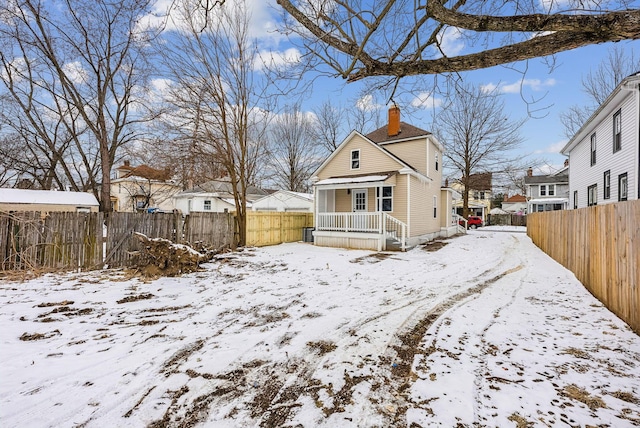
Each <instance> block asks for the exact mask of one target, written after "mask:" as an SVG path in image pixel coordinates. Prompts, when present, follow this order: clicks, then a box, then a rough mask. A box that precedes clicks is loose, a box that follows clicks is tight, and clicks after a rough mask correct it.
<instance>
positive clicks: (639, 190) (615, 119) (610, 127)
mask: <svg viewBox="0 0 640 428" xmlns="http://www.w3.org/2000/svg"><path fill="white" fill-rule="evenodd" d="M638 129H640V73H636V74H632V75H631V76H628V77H626V78H625V79H623V80H622V82H620V84H619V85H618V86H617V87H616V88H615V89H614V90H613V92H612V93H611V94H610V95H609V97H608V98H607V99H606V100H605V101H604V103H603V104H602V105H601V106H600V107H598V109H597V110H596V111H595V112H594V113H593V114H592V115H591V117H590V118H589V119H588V120H587V122H586V123H585V124H584V125H582V128H580V130H579V131H578V132H577V133H576V135H574V136H573V138H571V140H569V142H568V143H567V145H566V146H565V147H564V148H563V149H562V154H564V155H567V156H569V164H570V165H571V167H570V168H569V193H570V194H569V197H570V199H571V201H570V207H572V208H582V207H586V206H589V205H596V204H607V203H612V202H617V201H626V200H632V199H638V198H639V197H640V186H639V183H638V181H639V180H638V172H639V169H640V163H639V162H640V156H639V152H640V135H639V133H638Z"/></svg>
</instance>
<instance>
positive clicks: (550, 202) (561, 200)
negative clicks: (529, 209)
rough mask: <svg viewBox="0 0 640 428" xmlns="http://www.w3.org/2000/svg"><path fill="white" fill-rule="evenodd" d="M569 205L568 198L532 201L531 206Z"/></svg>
mask: <svg viewBox="0 0 640 428" xmlns="http://www.w3.org/2000/svg"><path fill="white" fill-rule="evenodd" d="M565 202H566V203H568V202H569V199H567V198H540V199H530V200H529V203H530V204H563V203H565Z"/></svg>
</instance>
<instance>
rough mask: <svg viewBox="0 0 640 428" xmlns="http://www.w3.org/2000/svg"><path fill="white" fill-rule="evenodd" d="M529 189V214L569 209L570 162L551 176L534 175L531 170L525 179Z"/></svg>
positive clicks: (566, 162)
mask: <svg viewBox="0 0 640 428" xmlns="http://www.w3.org/2000/svg"><path fill="white" fill-rule="evenodd" d="M524 184H525V186H526V189H527V212H528V213H535V212H543V211H558V210H566V209H568V208H569V162H568V161H565V163H564V167H563V168H561V169H560V170H559V171H557V172H554V173H553V174H549V175H533V170H532V169H531V168H529V169H528V170H527V175H526V176H525V177H524Z"/></svg>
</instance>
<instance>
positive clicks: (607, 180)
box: [602, 170, 611, 199]
mask: <svg viewBox="0 0 640 428" xmlns="http://www.w3.org/2000/svg"><path fill="white" fill-rule="evenodd" d="M603 181H604V188H603V189H602V191H603V195H602V198H603V199H609V198H610V197H611V170H606V171H605V172H604V178H603Z"/></svg>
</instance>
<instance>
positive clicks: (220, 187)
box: [175, 179, 267, 197]
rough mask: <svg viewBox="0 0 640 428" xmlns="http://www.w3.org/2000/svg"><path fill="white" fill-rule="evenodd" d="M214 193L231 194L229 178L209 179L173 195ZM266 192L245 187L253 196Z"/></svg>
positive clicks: (217, 194)
mask: <svg viewBox="0 0 640 428" xmlns="http://www.w3.org/2000/svg"><path fill="white" fill-rule="evenodd" d="M199 194H202V195H215V196H221V195H224V196H227V195H233V187H232V185H231V181H230V180H229V179H220V180H211V181H207V182H205V183H201V184H197V185H195V186H194V187H193V188H192V189H188V190H185V191H184V192H180V193H178V194H176V195H175V196H178V197H179V196H186V195H199ZM266 194H267V192H265V191H264V190H262V189H260V188H258V187H254V186H248V187H247V195H254V196H264V195H266Z"/></svg>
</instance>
